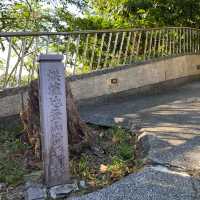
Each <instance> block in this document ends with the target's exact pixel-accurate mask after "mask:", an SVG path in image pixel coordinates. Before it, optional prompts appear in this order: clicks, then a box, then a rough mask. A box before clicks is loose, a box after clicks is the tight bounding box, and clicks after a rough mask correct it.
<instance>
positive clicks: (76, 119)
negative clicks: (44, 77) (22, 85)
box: [20, 80, 92, 159]
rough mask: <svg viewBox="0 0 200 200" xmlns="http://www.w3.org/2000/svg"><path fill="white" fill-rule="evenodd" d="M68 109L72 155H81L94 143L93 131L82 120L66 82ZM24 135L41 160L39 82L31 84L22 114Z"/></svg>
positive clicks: (35, 81) (37, 157)
mask: <svg viewBox="0 0 200 200" xmlns="http://www.w3.org/2000/svg"><path fill="white" fill-rule="evenodd" d="M65 85H66V99H67V101H66V103H67V105H66V107H67V115H68V121H67V123H68V140H69V146H70V152H71V153H80V152H81V151H82V150H83V148H86V147H89V146H90V143H91V141H92V135H91V129H90V128H89V127H88V126H87V125H86V124H85V123H84V122H83V121H81V119H80V115H79V112H78V109H77V106H76V104H75V101H74V98H73V95H72V92H71V89H70V86H69V83H67V80H66V84H65ZM20 116H21V120H22V123H23V125H24V134H26V136H27V139H28V142H29V143H30V145H31V146H32V148H33V151H34V155H35V157H36V159H41V130H40V111H39V91H38V80H34V81H32V82H31V83H30V88H29V91H28V103H27V105H26V106H25V109H24V111H22V112H21V113H20Z"/></svg>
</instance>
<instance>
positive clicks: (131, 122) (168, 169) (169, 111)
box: [75, 82, 200, 200]
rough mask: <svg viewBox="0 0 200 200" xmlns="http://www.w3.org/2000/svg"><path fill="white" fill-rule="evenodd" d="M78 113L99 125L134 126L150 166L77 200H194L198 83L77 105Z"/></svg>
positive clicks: (199, 193) (199, 166)
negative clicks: (160, 91) (141, 94)
mask: <svg viewBox="0 0 200 200" xmlns="http://www.w3.org/2000/svg"><path fill="white" fill-rule="evenodd" d="M81 115H82V118H83V119H84V120H86V121H88V122H92V123H96V124H101V125H108V126H110V125H116V124H117V125H121V126H124V127H127V128H129V129H131V130H133V131H134V130H136V129H137V130H139V131H140V133H141V135H140V137H139V142H140V146H141V149H142V150H143V156H144V157H145V158H146V159H147V160H149V163H150V164H149V166H146V167H145V168H144V170H143V171H141V172H140V173H137V174H132V175H129V176H127V177H126V178H124V179H122V180H121V181H119V182H117V183H115V184H113V185H112V186H110V187H107V188H105V189H103V190H100V191H98V192H95V193H92V194H89V195H86V196H83V197H81V198H75V199H77V200H79V199H80V200H85V199H87V200H90V199H91V200H92V199H94V200H95V199H98V200H109V199H112V200H118V199H119V200H140V199H141V200H154V199H155V200H165V199H166V200H167V199H168V200H179V199H180V200H190V199H191V200H196V199H200V181H199V179H198V178H195V177H192V176H190V175H189V174H191V173H196V172H200V82H193V83H190V84H187V85H185V86H182V87H179V88H177V89H174V90H171V91H168V92H166V93H165V94H160V95H152V96H145V97H144V96H143V97H128V98H124V99H114V101H112V102H110V103H107V104H104V105H99V106H93V107H90V108H87V107H84V108H81Z"/></svg>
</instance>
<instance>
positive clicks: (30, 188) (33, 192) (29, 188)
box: [24, 182, 47, 200]
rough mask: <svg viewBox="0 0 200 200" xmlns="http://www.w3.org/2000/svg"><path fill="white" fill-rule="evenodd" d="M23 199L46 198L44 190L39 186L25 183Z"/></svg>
mask: <svg viewBox="0 0 200 200" xmlns="http://www.w3.org/2000/svg"><path fill="white" fill-rule="evenodd" d="M24 198H25V200H45V199H46V198H47V192H46V188H45V187H44V186H43V185H41V184H36V183H32V182H27V183H26V186H25V193H24Z"/></svg>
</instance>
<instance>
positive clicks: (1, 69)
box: [0, 27, 200, 89]
mask: <svg viewBox="0 0 200 200" xmlns="http://www.w3.org/2000/svg"><path fill="white" fill-rule="evenodd" d="M199 52H200V30H199V29H193V28H187V27H169V28H153V29H120V30H101V31H77V32H60V33H49V32H41V33H26V32H25V33H24V32H23V33H0V88H1V89H4V88H8V87H17V86H21V85H25V84H28V83H29V82H30V81H31V80H33V79H35V78H37V56H38V54H40V53H44V54H47V53H59V54H63V55H64V63H65V66H66V75H74V74H81V73H88V72H91V71H95V70H101V69H105V68H110V67H117V66H123V65H130V64H133V63H136V62H143V61H147V60H152V59H156V58H162V57H166V56H175V55H182V54H191V53H199Z"/></svg>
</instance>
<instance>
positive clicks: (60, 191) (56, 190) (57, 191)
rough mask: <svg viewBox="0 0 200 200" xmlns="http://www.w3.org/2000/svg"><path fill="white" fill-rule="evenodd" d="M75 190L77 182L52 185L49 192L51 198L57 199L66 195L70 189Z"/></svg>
mask: <svg viewBox="0 0 200 200" xmlns="http://www.w3.org/2000/svg"><path fill="white" fill-rule="evenodd" d="M77 190H78V185H77V183H72V184H65V185H58V186H54V187H52V188H50V189H49V194H50V197H51V198H53V199H58V198H64V197H67V196H68V195H69V194H70V193H71V192H72V191H77Z"/></svg>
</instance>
